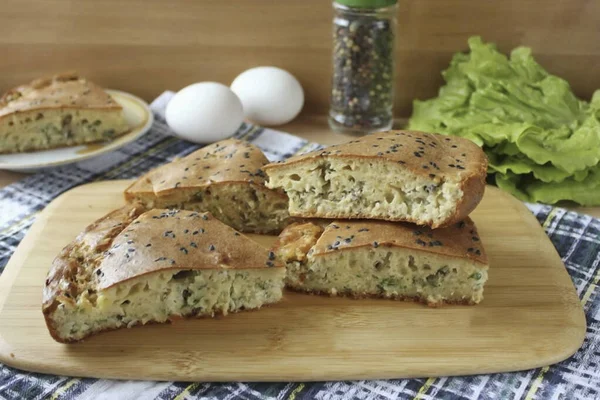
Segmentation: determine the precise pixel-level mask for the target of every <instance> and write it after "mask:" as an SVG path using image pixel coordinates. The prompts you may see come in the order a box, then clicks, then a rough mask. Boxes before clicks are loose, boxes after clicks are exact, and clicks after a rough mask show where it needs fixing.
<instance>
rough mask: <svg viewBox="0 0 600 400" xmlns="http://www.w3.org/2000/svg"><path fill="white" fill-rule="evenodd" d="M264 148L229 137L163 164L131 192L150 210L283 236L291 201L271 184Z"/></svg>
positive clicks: (127, 193)
mask: <svg viewBox="0 0 600 400" xmlns="http://www.w3.org/2000/svg"><path fill="white" fill-rule="evenodd" d="M267 163H268V160H267V158H266V157H265V155H264V154H263V153H262V151H260V149H259V148H258V147H256V146H254V145H252V144H250V143H248V142H244V141H241V140H236V139H227V140H223V141H221V142H217V143H214V144H212V145H210V146H206V147H203V148H202V149H200V150H198V151H196V152H194V153H192V154H190V155H188V156H186V157H184V158H182V159H179V160H175V161H173V162H171V163H168V164H165V165H163V166H160V167H158V168H156V169H154V170H152V171H150V172H148V173H147V174H145V175H144V176H142V177H141V178H139V179H138V180H137V181H136V182H134V183H133V184H132V185H131V186H130V187H128V188H127V190H126V191H125V199H126V200H127V201H130V202H131V201H133V202H141V203H142V204H144V205H145V206H146V207H147V208H177V209H184V210H192V211H207V212H210V213H211V214H212V215H214V216H215V217H216V218H218V219H220V220H221V221H222V222H224V223H225V224H227V225H229V226H231V227H233V228H235V229H237V230H239V231H241V232H252V233H279V232H280V231H281V230H282V229H283V228H284V227H285V226H286V225H287V223H288V217H289V214H288V199H287V196H286V195H285V193H283V192H282V191H279V190H272V189H268V188H267V187H266V186H265V180H266V177H265V174H264V172H263V171H262V169H261V168H262V167H263V166H264V165H266V164H267Z"/></svg>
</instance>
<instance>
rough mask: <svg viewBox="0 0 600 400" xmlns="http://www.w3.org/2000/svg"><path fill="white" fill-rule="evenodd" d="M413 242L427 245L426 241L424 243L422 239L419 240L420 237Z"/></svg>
mask: <svg viewBox="0 0 600 400" xmlns="http://www.w3.org/2000/svg"><path fill="white" fill-rule="evenodd" d="M415 243H416V244H418V245H421V246H427V243H425V242H424V241H423V240H421V239H417V240H416V241H415Z"/></svg>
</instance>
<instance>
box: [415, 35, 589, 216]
mask: <svg viewBox="0 0 600 400" xmlns="http://www.w3.org/2000/svg"><path fill="white" fill-rule="evenodd" d="M469 48H470V52H469V53H466V54H465V53H458V54H456V55H454V57H453V58H452V61H451V63H450V67H449V68H448V69H447V70H446V71H444V72H443V77H444V80H445V81H446V84H445V85H444V86H443V87H442V88H440V91H439V95H438V97H436V98H433V99H430V100H426V101H419V100H416V101H415V102H414V106H413V115H412V117H411V119H410V121H409V128H410V129H415V130H422V131H429V132H439V133H443V134H447V135H457V136H462V137H465V138H467V139H470V140H472V141H474V142H475V143H477V144H479V145H480V146H483V148H484V150H485V151H486V153H487V154H488V157H489V159H490V169H489V172H490V173H493V174H495V175H496V181H497V184H498V186H500V187H502V188H504V189H507V190H509V191H510V192H511V193H514V194H516V193H518V194H519V197H520V198H522V199H524V200H528V201H540V202H545V203H555V202H556V201H559V200H562V199H569V200H573V201H576V202H579V203H581V204H588V205H589V204H600V186H599V185H596V183H597V179H598V178H597V175H598V172H597V171H598V167H597V166H598V163H599V162H600V91H597V92H596V93H595V94H594V97H593V98H592V101H591V103H587V102H585V101H582V100H579V99H578V98H577V97H576V96H575V95H574V94H573V92H572V91H571V88H570V86H569V84H568V83H567V82H566V81H565V80H564V79H561V78H559V77H556V76H553V75H550V74H548V72H547V71H546V70H544V69H543V68H542V67H541V66H540V65H539V64H538V63H537V62H536V61H535V60H534V58H533V56H532V55H531V49H529V48H526V47H519V48H517V49H515V50H513V51H512V52H511V54H510V58H508V57H506V56H505V55H504V54H502V53H500V52H498V50H497V49H496V46H495V45H494V44H492V43H484V42H483V41H482V40H481V38H479V37H472V38H470V39H469ZM515 188H518V191H517V189H515ZM590 191H591V192H590Z"/></svg>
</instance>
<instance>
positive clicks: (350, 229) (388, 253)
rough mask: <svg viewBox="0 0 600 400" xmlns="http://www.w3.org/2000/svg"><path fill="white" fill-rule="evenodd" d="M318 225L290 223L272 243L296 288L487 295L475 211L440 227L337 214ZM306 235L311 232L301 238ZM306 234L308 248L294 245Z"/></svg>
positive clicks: (437, 299) (453, 297)
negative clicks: (347, 218)
mask: <svg viewBox="0 0 600 400" xmlns="http://www.w3.org/2000/svg"><path fill="white" fill-rule="evenodd" d="M293 231H297V232H293ZM311 232H313V233H311ZM314 232H315V231H314V230H312V231H311V230H309V229H307V227H306V226H302V225H292V226H290V227H288V228H286V230H284V231H283V232H282V234H281V235H280V240H279V243H278V244H277V245H276V246H275V248H274V251H275V252H276V255H277V257H278V259H279V260H281V261H282V262H284V263H285V264H286V268H287V276H286V285H287V286H288V287H289V288H291V289H294V290H299V291H305V292H312V293H325V294H329V295H345V296H351V297H358V298H360V297H384V298H394V299H412V300H417V301H421V302H424V303H427V304H429V305H432V306H438V305H441V304H444V303H459V304H477V303H479V302H480V301H481V300H482V299H483V287H484V284H485V282H486V281H487V278H488V264H487V257H486V255H485V252H484V249H483V247H482V245H481V240H480V238H479V235H478V233H477V230H476V228H475V225H474V224H473V222H472V221H471V220H470V219H466V220H465V221H462V222H460V223H458V224H456V225H455V226H452V227H448V228H441V229H436V230H431V229H428V228H418V227H415V226H412V225H409V224H405V223H390V222H378V221H335V222H333V223H331V224H330V225H329V226H327V227H326V228H325V231H324V233H323V234H322V235H318V234H317V235H316V236H315V235H314ZM307 237H310V238H311V239H310V240H302V238H307ZM307 242H309V243H314V245H313V246H312V247H310V249H309V250H308V251H305V250H304V249H306V247H302V249H299V250H298V251H292V250H290V248H292V249H293V248H295V247H296V246H297V245H301V244H305V243H307ZM298 254H300V255H298Z"/></svg>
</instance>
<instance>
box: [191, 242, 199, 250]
mask: <svg viewBox="0 0 600 400" xmlns="http://www.w3.org/2000/svg"><path fill="white" fill-rule="evenodd" d="M190 246H192V247H193V248H195V249H197V248H198V245H197V244H196V243H194V242H190Z"/></svg>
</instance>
